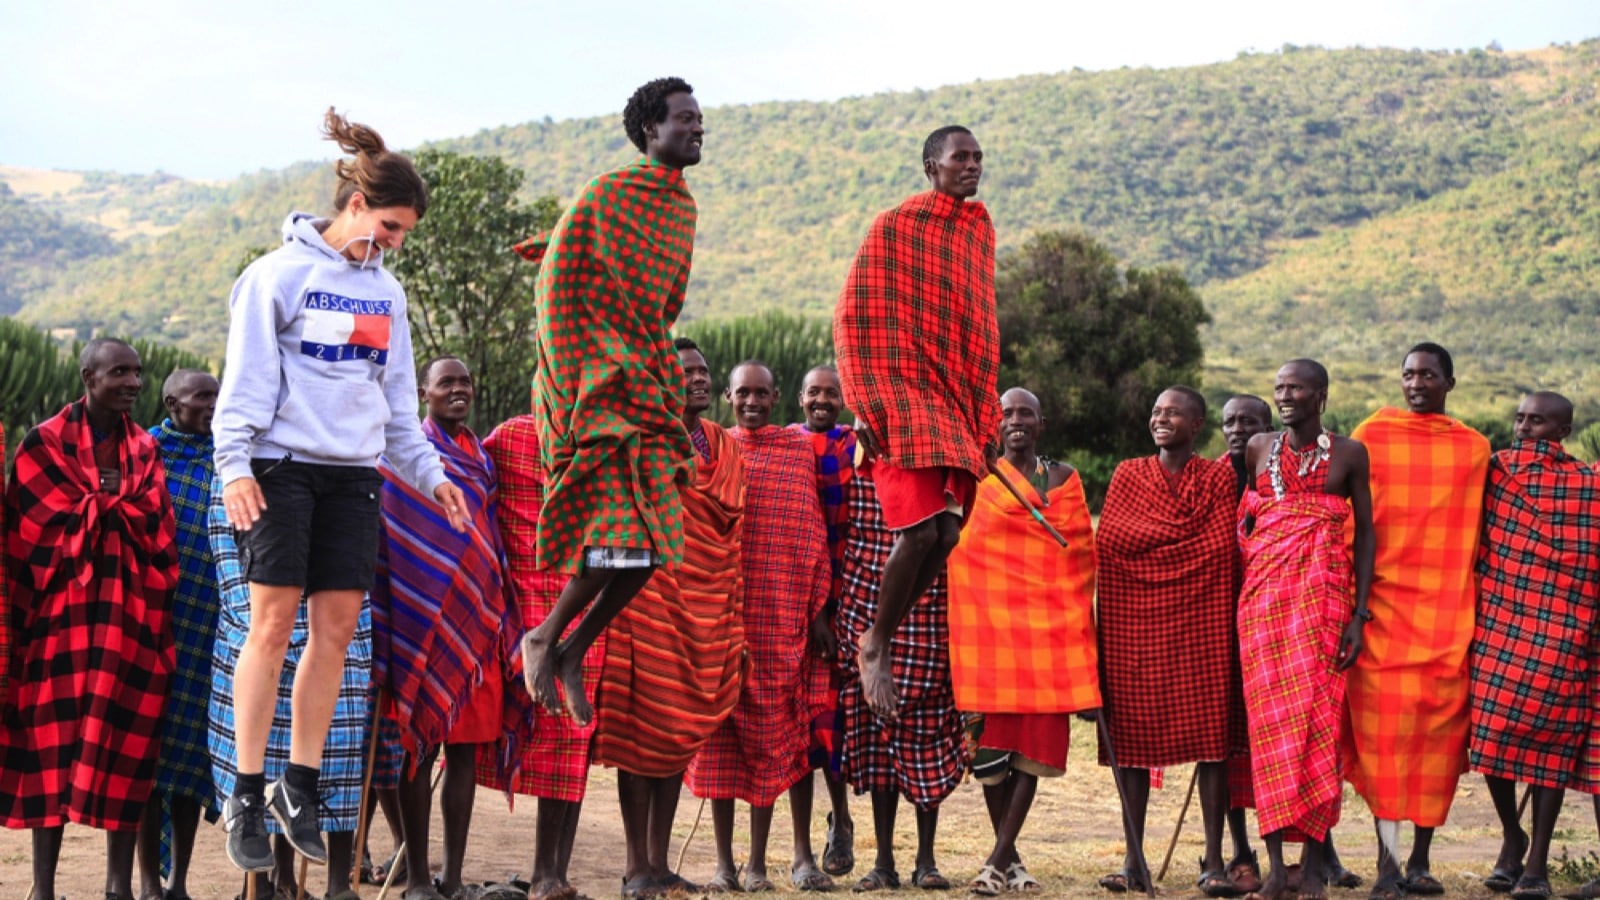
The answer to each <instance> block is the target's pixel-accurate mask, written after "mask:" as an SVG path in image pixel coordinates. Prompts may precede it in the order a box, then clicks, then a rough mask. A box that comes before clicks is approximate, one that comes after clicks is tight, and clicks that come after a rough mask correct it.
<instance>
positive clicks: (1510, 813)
mask: <svg viewBox="0 0 1600 900" xmlns="http://www.w3.org/2000/svg"><path fill="white" fill-rule="evenodd" d="M1483 780H1484V783H1485V784H1487V785H1488V787H1489V799H1490V800H1493V801H1494V811H1495V813H1496V814H1497V815H1498V816H1499V817H1500V856H1499V857H1498V858H1497V859H1496V860H1495V861H1494V867H1495V868H1496V869H1499V870H1502V871H1505V872H1514V871H1517V870H1518V869H1520V868H1521V867H1522V860H1523V858H1524V857H1526V856H1527V855H1528V844H1529V840H1528V833H1527V832H1526V831H1524V830H1523V829H1522V822H1521V817H1520V816H1518V815H1517V785H1516V782H1514V781H1512V780H1511V779H1509V778H1497V777H1495V776H1493V775H1485V776H1484V778H1483Z"/></svg>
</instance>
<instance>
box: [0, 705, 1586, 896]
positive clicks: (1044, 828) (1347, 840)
mask: <svg viewBox="0 0 1600 900" xmlns="http://www.w3.org/2000/svg"><path fill="white" fill-rule="evenodd" d="M1074 724H1075V725H1076V728H1075V732H1074V735H1073V738H1074V740H1073V749H1072V759H1071V760H1070V761H1069V763H1068V771H1067V775H1066V777H1064V778H1057V779H1052V780H1048V781H1045V782H1042V783H1041V785H1040V790H1039V797H1038V800H1037V802H1036V803H1035V806H1034V809H1033V815H1032V817H1031V818H1030V819H1029V822H1028V826H1027V828H1026V830H1025V831H1024V832H1023V836H1022V841H1021V850H1022V853H1023V856H1024V859H1025V860H1026V861H1027V863H1028V867H1029V870H1030V871H1032V872H1033V873H1034V875H1035V876H1036V877H1038V878H1040V879H1041V880H1042V881H1043V882H1044V884H1045V887H1046V892H1045V894H1044V896H1045V897H1096V896H1101V897H1103V896H1106V895H1105V892H1103V891H1101V890H1100V889H1099V888H1098V887H1096V885H1095V881H1096V879H1097V878H1098V877H1099V876H1101V875H1103V874H1105V873H1107V872H1111V871H1114V870H1115V869H1117V868H1119V866H1120V862H1121V857H1122V851H1123V844H1122V836H1121V830H1120V828H1119V826H1118V810H1117V800H1116V789H1115V786H1114V785H1113V783H1112V780H1111V775H1110V773H1109V771H1108V770H1106V769H1102V768H1100V767H1099V766H1097V765H1096V764H1095V762H1094V751H1093V745H1092V742H1091V739H1092V733H1091V731H1090V729H1089V728H1087V727H1085V726H1083V725H1082V724H1081V723H1074ZM1189 775H1190V767H1187V766H1185V767H1181V768H1176V769H1173V770H1170V771H1169V772H1167V777H1166V788H1165V789H1163V790H1159V791H1155V792H1153V794H1152V798H1151V808H1150V816H1149V834H1148V835H1147V840H1146V853H1147V854H1148V855H1149V858H1150V865H1151V868H1152V870H1156V869H1159V868H1160V865H1161V859H1162V856H1163V855H1164V853H1165V852H1166V848H1167V842H1168V840H1169V839H1170V838H1171V836H1172V830H1173V825H1174V824H1175V823H1176V821H1177V818H1178V810H1179V807H1181V806H1182V804H1183V799H1184V790H1185V788H1186V787H1187V786H1188V783H1189ZM589 785H590V793H589V803H588V805H587V806H586V808H585V809H584V815H583V819H582V824H581V825H580V826H579V833H578V842H577V849H576V851H575V853H574V854H573V856H574V858H573V861H572V881H573V883H574V884H575V885H577V887H578V888H579V890H581V891H583V892H584V893H585V894H587V895H588V896H590V897H593V898H596V900H599V898H604V897H612V896H616V892H617V888H618V885H619V876H620V873H621V867H622V857H623V842H622V828H621V823H620V820H619V818H618V813H617V805H616V787H615V785H616V782H615V777H614V773H612V772H611V771H609V770H605V769H595V770H594V772H593V774H592V775H591V777H590V780H589ZM817 795H818V800H819V801H820V803H819V806H822V805H825V803H826V800H825V797H826V793H825V792H824V791H822V790H821V789H820V788H819V790H818V791H817ZM699 806H700V801H699V800H696V799H695V798H693V797H691V796H689V794H688V793H687V792H685V794H684V797H683V802H682V804H681V805H680V806H679V807H678V817H677V825H676V828H675V835H674V841H673V845H672V851H671V852H672V854H673V856H674V858H676V855H677V853H678V852H679V848H680V847H681V846H682V845H683V841H684V840H685V838H687V837H688V836H689V832H690V829H691V827H692V825H693V823H694V821H695V813H696V810H697V809H698V808H699ZM850 808H851V813H852V815H853V816H854V817H855V818H856V823H857V824H856V832H857V837H856V859H857V866H856V871H855V877H859V876H860V875H862V874H864V873H865V872H866V870H867V869H869V868H870V867H871V861H872V854H873V852H874V847H873V839H872V828H871V809H870V804H869V803H868V801H867V798H865V797H855V798H853V799H852V801H851V807H850ZM533 811H534V802H533V801H532V799H530V798H519V799H518V802H517V803H516V807H515V811H514V812H512V811H508V810H507V808H506V801H505V798H504V796H503V795H500V794H497V793H494V792H492V791H488V790H481V789H480V790H479V792H478V804H477V808H476V811H475V813H474V818H473V828H472V842H471V844H470V845H469V847H468V849H467V875H468V877H469V878H472V879H486V880H489V879H492V880H503V879H505V878H507V877H508V876H511V875H512V874H514V873H522V874H523V875H526V874H527V872H528V871H529V869H530V868H531V862H530V859H531V854H532V845H533V822H534V816H533ZM1199 813H1200V810H1199V805H1198V802H1196V803H1195V804H1194V805H1192V806H1191V807H1190V809H1189V815H1188V820H1187V821H1186V822H1185V824H1184V828H1183V833H1182V836H1181V837H1180V839H1179V841H1178V846H1177V850H1176V852H1174V853H1173V858H1172V866H1171V870H1170V871H1169V872H1168V873H1167V877H1166V879H1165V880H1164V881H1163V882H1161V887H1162V893H1163V895H1164V896H1168V897H1199V896H1202V895H1201V894H1200V893H1199V892H1198V891H1197V890H1196V889H1195V888H1194V880H1195V878H1196V877H1197V876H1198V875H1199V868H1198V866H1197V864H1196V861H1197V860H1198V859H1199V857H1200V856H1201V855H1202V852H1203V839H1202V835H1201V829H1200V815H1199ZM747 827H748V815H747V811H745V810H741V811H740V813H739V817H738V832H737V834H736V835H735V853H736V855H737V856H738V858H739V859H741V860H742V859H744V858H745V856H746V855H747V852H748V847H749V834H748V831H746V830H745V829H746V828H747ZM201 829H202V830H201V834H200V838H199V840H198V846H197V847H196V850H195V861H194V864H193V872H192V874H191V875H190V882H189V886H190V893H191V894H192V895H193V897H194V898H195V900H231V898H233V897H235V896H236V895H237V893H238V891H239V886H240V877H239V874H238V872H237V871H236V870H235V869H234V868H233V867H232V866H231V865H230V864H229V863H228V862H227V859H226V858H225V857H224V855H223V851H222V831H221V829H220V827H215V826H206V825H202V826H201ZM813 830H814V840H815V842H816V847H817V850H818V852H819V853H820V851H821V847H822V830H823V824H822V810H821V809H819V810H818V812H817V816H816V824H815V826H814V829H813ZM439 833H440V831H439V827H438V825H437V824H436V825H435V826H434V829H433V844H434V849H433V851H432V856H433V858H434V859H436V860H437V859H438V858H439V855H440V852H441V850H440V847H439ZM790 835H791V831H790V828H789V816H788V809H787V806H786V805H785V804H784V803H783V802H782V801H780V802H779V809H778V810H777V815H776V816H775V823H774V827H773V834H772V852H770V853H769V857H770V858H771V859H772V860H773V861H774V862H775V863H776V866H775V867H774V870H773V871H772V872H771V875H772V877H773V880H774V881H775V882H778V883H780V890H782V891H788V890H790V888H789V887H788V882H787V879H786V878H783V877H780V876H782V875H784V874H786V873H785V871H784V867H785V864H786V862H787V859H788V856H789V854H788V849H789V847H790ZM1337 838H1338V844H1339V846H1340V849H1341V852H1342V855H1343V856H1344V860H1345V864H1346V865H1348V866H1349V867H1350V868H1351V869H1353V870H1354V871H1356V872H1358V873H1359V874H1361V875H1362V877H1363V878H1365V879H1367V883H1368V884H1369V885H1370V883H1371V878H1372V872H1373V866H1374V859H1375V856H1376V839H1375V838H1374V836H1373V831H1372V818H1371V816H1370V815H1369V814H1368V813H1367V810H1366V806H1365V804H1363V803H1362V802H1361V800H1360V798H1358V797H1356V796H1355V795H1354V794H1353V793H1351V792H1350V791H1348V790H1347V791H1346V794H1345V813H1344V819H1343V821H1342V822H1341V823H1340V825H1339V827H1338V830H1337ZM1499 841H1500V839H1499V826H1498V824H1496V820H1495V816H1494V810H1493V808H1492V807H1491V805H1490V802H1489V795H1488V791H1487V790H1486V789H1485V788H1484V786H1483V779H1482V778H1481V777H1480V776H1477V775H1470V774H1469V775H1466V776H1463V777H1462V779H1461V786H1460V788H1459V789H1458V790H1457V793H1456V801H1455V805H1454V808H1453V809H1452V811H1451V814H1450V821H1449V823H1448V824H1447V825H1446V826H1445V827H1443V828H1441V829H1440V830H1439V832H1438V835H1437V836H1436V838H1435V840H1434V851H1433V860H1434V869H1433V871H1434V874H1435V875H1436V876H1437V877H1438V878H1439V879H1440V880H1441V881H1442V882H1443V883H1444V885H1445V887H1446V888H1447V890H1448V893H1449V896H1451V897H1461V898H1487V897H1493V896H1503V895H1495V894H1491V893H1490V892H1488V891H1487V890H1485V889H1484V888H1483V887H1482V886H1481V885H1480V884H1479V881H1480V880H1481V879H1482V878H1483V877H1484V876H1485V875H1487V874H1488V873H1489V870H1490V868H1491V867H1492V863H1493V860H1494V857H1495V855H1496V853H1497V852H1498V850H1499ZM988 842H989V830H988V819H987V817H986V815H985V813H984V810H983V798H982V793H981V790H980V789H979V787H978V786H977V785H976V784H973V783H970V782H969V783H968V784H964V785H962V786H961V787H960V788H959V789H958V790H957V791H956V793H955V794H954V795H953V796H952V797H950V799H949V800H947V801H946V802H945V804H944V807H943V809H942V814H941V818H940V828H939V838H938V844H937V846H938V860H939V865H940V868H941V870H942V871H943V873H944V874H945V875H946V876H947V877H948V878H950V879H951V881H952V882H953V883H954V884H955V885H956V891H955V892H956V893H959V894H965V893H966V890H965V884H966V882H967V881H968V880H969V879H971V878H972V877H973V876H974V875H975V874H976V873H977V870H978V867H979V866H980V865H981V864H982V862H983V858H984V857H985V856H986V855H987V853H988V849H989V843H988ZM388 845H389V840H388V834H387V831H386V829H384V828H383V827H382V825H381V823H380V824H379V826H378V828H377V829H376V833H375V835H374V838H373V843H372V849H373V854H374V856H375V857H377V858H380V859H382V858H385V857H386V856H387V855H388V854H387V852H386V851H387V849H388ZM896 845H897V848H898V849H899V853H898V857H897V860H898V864H899V870H900V873H901V875H902V877H907V876H909V874H910V871H911V869H912V856H913V852H914V849H915V837H914V819H913V817H912V815H911V814H910V808H909V807H902V811H901V815H900V816H899V828H898V836H897V838H896ZM1409 846H1410V833H1409V830H1408V831H1405V832H1403V833H1402V850H1401V852H1402V854H1404V853H1406V852H1409ZM29 847H30V844H29V838H28V835H27V833H26V832H20V831H4V832H0V898H17V900H21V898H23V897H25V896H26V895H27V892H28V888H29V884H30V872H29V855H30V854H29ZM1225 847H1226V845H1225ZM1597 849H1600V840H1597V838H1596V830H1595V822H1594V816H1593V812H1592V811H1591V806H1590V803H1589V798H1588V797H1587V796H1584V795H1580V794H1570V795H1569V796H1568V800H1567V806H1566V809H1565V810H1564V811H1563V813H1562V817H1561V822H1560V826H1559V828H1558V830H1557V832H1556V839H1555V841H1554V846H1553V851H1552V859H1553V860H1559V859H1560V857H1561V855H1562V851H1563V850H1566V852H1567V853H1568V854H1569V855H1570V857H1571V858H1572V859H1573V860H1580V859H1584V860H1590V861H1591V862H1592V861H1593V858H1592V857H1590V856H1589V854H1591V853H1593V852H1594V851H1596V850H1597ZM1258 850H1259V852H1260V854H1261V858H1262V861H1263V863H1265V861H1266V850H1265V848H1264V847H1261V846H1258ZM714 860H715V857H714V853H713V849H712V840H711V815H710V811H709V810H707V811H706V814H705V817H704V819H703V820H702V821H701V823H700V827H699V829H698V831H697V832H696V833H695V835H694V838H693V840H692V841H691V843H690V846H689V850H688V853H687V855H686V856H685V857H684V864H683V874H684V875H685V877H687V878H689V879H690V880H693V881H697V882H698V881H701V880H703V879H706V878H708V877H709V876H710V875H711V873H712V871H713V869H714ZM104 864H105V839H104V836H103V835H101V834H98V833H95V832H93V831H90V830H89V829H85V828H78V827H68V829H67V832H66V838H65V842H64V846H63V849H62V853H61V866H60V873H59V875H58V876H57V887H58V889H59V890H60V892H61V893H63V894H64V895H65V896H67V897H70V898H72V900H86V898H90V897H95V898H98V897H102V896H104V893H103V892H104V880H103V879H104ZM1566 868H1567V870H1569V871H1570V870H1571V869H1572V868H1573V867H1571V866H1568V867H1566ZM1562 871H1563V869H1562V867H1560V866H1558V865H1557V864H1555V863H1554V862H1553V863H1552V874H1553V875H1559V874H1560V873H1561V872H1562ZM1589 874H1591V875H1592V874H1597V873H1595V872H1591V873H1589ZM1554 880H1555V881H1556V889H1557V891H1558V892H1559V891H1561V890H1563V889H1569V888H1570V887H1571V886H1572V885H1573V884H1574V882H1573V881H1572V880H1571V879H1561V878H1559V877H1558V878H1556V879H1554ZM841 881H845V882H850V881H851V879H848V878H847V879H841ZM310 882H311V893H308V896H312V897H316V896H320V895H321V893H322V891H323V875H322V873H321V872H320V871H319V870H316V869H313V870H312V874H311V878H310ZM361 892H362V896H363V897H365V898H369V900H370V898H374V897H376V896H377V894H378V889H377V888H375V887H362V888H361ZM1366 892H1367V889H1366V887H1365V886H1364V887H1363V888H1361V889H1358V890H1351V891H1341V890H1333V891H1331V892H1330V896H1332V897H1334V898H1339V897H1347V898H1352V900H1353V898H1359V897H1365V896H1366ZM902 893H904V891H902ZM390 896H391V897H395V892H391V894H390Z"/></svg>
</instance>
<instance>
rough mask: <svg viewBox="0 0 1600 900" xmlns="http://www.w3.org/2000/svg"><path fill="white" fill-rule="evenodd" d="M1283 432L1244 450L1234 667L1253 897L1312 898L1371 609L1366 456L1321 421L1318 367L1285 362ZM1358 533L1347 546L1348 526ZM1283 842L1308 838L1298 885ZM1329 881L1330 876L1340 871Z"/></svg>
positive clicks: (1324, 873)
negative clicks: (1255, 856)
mask: <svg viewBox="0 0 1600 900" xmlns="http://www.w3.org/2000/svg"><path fill="white" fill-rule="evenodd" d="M1272 397H1273V402H1274V403H1276V404H1277V409H1278V415H1279V417H1280V418H1281V419H1282V420H1283V426H1284V430H1283V431H1280V432H1276V433H1271V434H1267V433H1264V434H1260V435H1257V436H1256V437H1254V438H1252V439H1251V440H1250V442H1249V445H1248V447H1247V451H1246V455H1247V463H1248V470H1249V472H1250V473H1251V481H1252V485H1253V489H1252V490H1250V491H1248V492H1247V493H1246V494H1245V499H1244V507H1243V508H1244V510H1245V513H1246V518H1245V526H1244V527H1245V531H1246V535H1245V537H1244V539H1243V542H1242V546H1243V550H1244V564H1245V574H1244V586H1243V588H1242V589H1241V591H1240V597H1239V613H1238V617H1239V640H1240V660H1241V666H1242V669H1243V675H1244V699H1245V704H1246V706H1247V708H1248V710H1249V721H1250V734H1249V738H1250V756H1249V759H1250V762H1251V766H1252V770H1253V771H1252V779H1251V781H1252V784H1253V786H1254V787H1255V790H1254V791H1253V792H1252V793H1253V795H1254V799H1255V805H1256V815H1257V818H1258V820H1259V821H1260V825H1261V832H1262V833H1263V834H1264V835H1265V837H1266V842H1267V852H1268V853H1269V854H1270V855H1271V858H1272V874H1271V876H1270V877H1269V878H1268V879H1267V882H1266V884H1265V885H1263V886H1261V890H1260V895H1261V896H1262V897H1263V898H1266V900H1278V898H1280V897H1283V896H1284V895H1285V894H1286V893H1287V892H1288V891H1290V890H1291V889H1294V890H1298V891H1299V892H1300V894H1301V896H1307V897H1316V896H1321V895H1322V893H1323V889H1324V887H1325V886H1326V885H1325V879H1326V878H1327V877H1328V874H1329V873H1328V869H1329V868H1333V866H1332V865H1331V864H1330V862H1329V854H1328V852H1327V850H1328V848H1329V838H1330V836H1331V829H1332V827H1333V825H1334V824H1335V823H1336V822H1338V820H1339V813H1340V800H1341V798H1342V797H1343V793H1344V787H1343V780H1342V779H1341V777H1340V766H1339V729H1340V726H1341V724H1342V722H1343V719H1344V699H1345V671H1346V670H1347V669H1349V668H1350V667H1351V666H1352V665H1354V664H1355V662H1356V660H1357V659H1358V658H1359V657H1360V655H1361V648H1362V631H1363V627H1364V626H1365V624H1366V622H1367V620H1368V619H1370V618H1371V615H1370V614H1369V613H1368V612H1367V595H1368V592H1369V590H1370V588H1371V585H1372V565H1373V553H1374V551H1373V540H1374V538H1373V530H1372V494H1371V491H1370V490H1369V487H1368V477H1367V472H1368V463H1367V451H1366V448H1364V447H1362V446H1361V444H1359V443H1358V442H1356V441H1353V440H1351V439H1350V438H1347V437H1340V436H1338V435H1334V434H1331V433H1329V432H1328V431H1326V430H1325V429H1324V428H1323V427H1322V410H1323V407H1324V406H1326V404H1327V401H1328V372H1327V369H1325V368H1323V366H1322V365H1321V364H1320V363H1318V362H1315V361H1314V360H1309V359H1297V360H1292V361H1290V362H1288V363H1285V364H1284V365H1283V367H1282V368H1280V369H1279V370H1278V374H1277V378H1276V382H1275V384H1274V386H1273V391H1272ZM1347 522H1349V523H1351V524H1352V525H1353V532H1354V544H1353V552H1352V549H1351V548H1350V547H1347V545H1346V542H1345V538H1344V534H1345V526H1346V523H1347ZM1290 835H1294V836H1295V837H1297V838H1302V839H1303V840H1304V841H1305V850H1304V854H1303V857H1302V860H1301V862H1302V865H1301V866H1300V881H1299V884H1298V885H1297V886H1294V887H1291V885H1290V883H1289V882H1290V879H1289V877H1288V874H1287V868H1286V867H1285V865H1284V862H1283V842H1284V840H1285V839H1286V838H1287V837H1289V836H1290ZM1335 874H1336V875H1337V874H1338V873H1337V872H1336V873H1335Z"/></svg>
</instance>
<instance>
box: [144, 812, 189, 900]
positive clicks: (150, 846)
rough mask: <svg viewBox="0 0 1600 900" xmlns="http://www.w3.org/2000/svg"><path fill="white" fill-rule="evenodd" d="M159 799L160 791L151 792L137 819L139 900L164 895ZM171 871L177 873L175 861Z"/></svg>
mask: <svg viewBox="0 0 1600 900" xmlns="http://www.w3.org/2000/svg"><path fill="white" fill-rule="evenodd" d="M161 797H162V795H161V792H160V791H151V792H150V799H149V800H148V801H146V802H145V805H144V815H143V816H141V817H140V818H139V851H138V852H139V900H162V898H163V896H164V895H165V891H164V890H163V889H162V886H161ZM174 830H176V826H174ZM173 871H174V872H176V871H177V863H176V860H174V863H173ZM177 896H183V895H181V894H180V895H177Z"/></svg>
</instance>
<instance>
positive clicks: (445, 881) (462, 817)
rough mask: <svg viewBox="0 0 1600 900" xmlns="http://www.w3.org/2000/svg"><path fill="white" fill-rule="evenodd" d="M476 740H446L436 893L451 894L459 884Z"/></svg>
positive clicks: (469, 814) (474, 790) (474, 782)
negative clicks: (441, 842)
mask: <svg viewBox="0 0 1600 900" xmlns="http://www.w3.org/2000/svg"><path fill="white" fill-rule="evenodd" d="M477 757H478V745H477V744H446V745H445V747H444V785H443V786H442V787H441V788H440V789H439V811H440V813H441V818H443V820H444V867H443V868H441V869H440V870H439V893H441V894H443V895H445V896H446V897H450V896H453V895H454V894H455V892H456V891H457V889H459V888H460V887H461V867H462V865H463V864H464V863H465V861H466V858H467V834H468V832H469V831H470V830H471V828H472V801H473V799H474V798H475V797H476V795H477V792H478V784H477V779H476V778H475V777H474V772H473V769H474V768H475V767H476V764H477Z"/></svg>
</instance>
